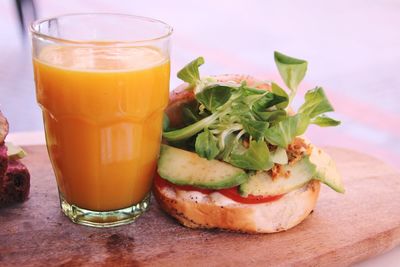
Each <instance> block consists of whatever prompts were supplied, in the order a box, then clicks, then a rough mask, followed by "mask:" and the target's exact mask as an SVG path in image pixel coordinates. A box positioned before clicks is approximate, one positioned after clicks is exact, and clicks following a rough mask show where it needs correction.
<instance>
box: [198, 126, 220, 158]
mask: <svg viewBox="0 0 400 267" xmlns="http://www.w3.org/2000/svg"><path fill="white" fill-rule="evenodd" d="M217 143H218V139H217V138H215V137H214V135H212V134H211V133H210V131H209V130H208V129H207V128H206V129H205V130H204V132H202V133H200V134H199V135H197V138H196V143H195V149H196V153H197V154H198V155H199V156H200V157H203V158H206V159H208V160H211V159H215V157H216V156H217V155H218V154H219V149H218V145H217Z"/></svg>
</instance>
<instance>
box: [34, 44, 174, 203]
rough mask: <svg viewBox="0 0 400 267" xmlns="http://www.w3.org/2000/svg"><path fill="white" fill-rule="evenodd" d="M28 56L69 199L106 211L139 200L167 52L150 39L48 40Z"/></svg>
mask: <svg viewBox="0 0 400 267" xmlns="http://www.w3.org/2000/svg"><path fill="white" fill-rule="evenodd" d="M33 63H34V71H35V82H36V90H37V92H36V93H37V94H36V95H37V101H38V103H39V105H40V106H41V108H42V111H43V118H44V124H45V130H46V139H47V147H48V151H49V155H50V159H51V162H52V164H53V169H54V171H55V175H56V178H57V184H58V188H59V190H60V193H61V194H62V195H63V197H64V198H65V199H66V200H67V202H68V203H69V204H73V205H77V206H78V207H80V208H84V209H89V210H95V211H109V210H116V209H121V208H126V207H129V206H131V205H134V204H136V203H138V202H140V201H141V200H143V198H144V197H145V196H146V195H147V193H148V192H149V190H150V187H151V182H152V178H153V175H154V172H155V167H156V159H157V156H158V152H159V146H160V139H161V131H162V129H161V125H162V117H163V110H164V108H165V107H166V106H167V103H168V91H169V90H168V87H169V72H170V69H169V68H170V66H169V60H168V58H166V57H164V56H163V55H162V54H161V53H160V52H159V51H158V50H157V49H154V48H151V47H139V48H138V47H127V48H117V47H115V48H109V47H107V48H105V47H102V46H100V45H99V46H93V47H89V48H88V47H86V48H85V47H58V46H50V47H46V48H44V49H43V50H42V51H41V53H40V54H39V56H38V58H34V60H33Z"/></svg>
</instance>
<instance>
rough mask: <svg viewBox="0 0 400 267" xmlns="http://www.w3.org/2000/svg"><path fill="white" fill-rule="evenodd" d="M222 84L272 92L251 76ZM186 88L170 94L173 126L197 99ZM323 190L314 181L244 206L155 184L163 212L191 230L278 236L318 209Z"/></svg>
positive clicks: (217, 195) (214, 195) (220, 78)
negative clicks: (272, 198) (281, 195)
mask: <svg viewBox="0 0 400 267" xmlns="http://www.w3.org/2000/svg"><path fill="white" fill-rule="evenodd" d="M215 78H216V79H217V80H218V81H220V82H229V81H233V82H236V83H240V82H242V81H246V83H247V84H248V85H249V86H253V87H256V88H259V89H265V90H270V86H269V85H268V84H267V83H265V82H262V81H260V80H257V79H255V78H253V77H251V76H244V75H222V76H215ZM187 87H188V84H182V85H181V86H179V87H177V88H176V89H175V90H174V91H172V92H171V94H170V102H169V105H168V107H167V109H166V113H167V115H168V117H169V119H170V123H171V125H173V126H174V127H176V126H179V124H180V122H181V120H182V118H181V112H180V109H181V106H182V104H184V103H187V102H189V101H191V100H193V99H194V94H193V92H192V90H185V89H186V88H187ZM319 190H320V183H319V181H315V180H312V181H311V182H309V183H308V184H306V185H305V186H303V187H302V188H299V189H296V190H293V191H291V192H289V193H287V194H285V195H284V196H283V197H282V198H280V199H278V200H275V201H271V202H266V203H261V204H243V203H239V202H236V201H234V200H231V199H230V198H227V197H225V196H223V195H222V194H220V193H218V192H214V193H211V194H203V193H200V192H197V191H185V190H180V189H177V188H175V187H172V186H162V187H160V186H159V185H157V183H156V184H155V186H154V188H153V192H154V196H155V198H156V200H157V201H158V203H159V204H160V206H161V208H162V209H163V210H164V211H165V212H167V213H168V214H169V215H171V216H172V217H174V218H176V219H177V220H178V221H179V222H180V223H182V224H183V225H185V226H187V227H190V228H219V229H224V230H229V231H238V232H245V233H275V232H280V231H284V230H288V229H290V228H292V227H294V226H296V225H297V224H299V223H300V222H302V221H303V220H304V219H305V218H306V217H307V216H308V215H309V214H310V213H311V211H312V210H313V209H314V207H315V205H316V202H317V199H318V195H319Z"/></svg>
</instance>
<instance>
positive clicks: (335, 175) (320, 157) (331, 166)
mask: <svg viewBox="0 0 400 267" xmlns="http://www.w3.org/2000/svg"><path fill="white" fill-rule="evenodd" d="M310 162H311V163H312V164H314V165H315V166H316V172H315V174H314V178H315V179H316V180H319V181H321V182H322V183H324V184H326V185H327V186H329V187H330V188H332V189H333V190H335V191H336V192H339V193H344V192H345V190H344V185H343V181H342V176H341V175H340V174H339V172H338V170H337V168H336V164H335V161H334V160H333V159H332V158H331V157H330V156H329V155H328V154H327V153H325V151H323V150H322V149H320V148H317V147H315V146H314V147H313V151H312V153H311V156H310Z"/></svg>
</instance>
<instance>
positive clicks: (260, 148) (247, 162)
mask: <svg viewBox="0 0 400 267" xmlns="http://www.w3.org/2000/svg"><path fill="white" fill-rule="evenodd" d="M228 161H229V163H230V164H232V165H234V166H236V167H239V168H242V169H246V170H254V171H258V170H269V169H271V168H272V166H273V165H274V163H273V162H272V160H271V158H270V153H269V149H268V146H267V144H266V143H265V142H264V141H262V140H260V141H255V140H252V141H250V144H249V148H247V149H246V148H244V147H243V146H242V145H238V146H237V147H236V148H235V149H234V150H233V152H232V154H231V155H230V158H229V160H228Z"/></svg>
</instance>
